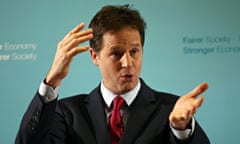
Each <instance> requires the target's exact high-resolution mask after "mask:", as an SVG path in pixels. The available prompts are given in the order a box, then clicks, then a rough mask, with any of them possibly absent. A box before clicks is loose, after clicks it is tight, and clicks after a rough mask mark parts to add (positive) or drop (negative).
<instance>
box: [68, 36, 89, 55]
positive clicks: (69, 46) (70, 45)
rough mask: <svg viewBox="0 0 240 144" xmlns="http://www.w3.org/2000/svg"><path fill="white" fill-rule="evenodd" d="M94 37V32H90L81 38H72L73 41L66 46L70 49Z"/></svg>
mask: <svg viewBox="0 0 240 144" xmlns="http://www.w3.org/2000/svg"><path fill="white" fill-rule="evenodd" d="M92 38H93V34H88V35H84V36H82V37H79V38H75V39H72V40H71V41H69V43H68V44H67V46H66V48H65V49H66V50H67V51H68V50H70V49H73V48H75V47H77V46H78V45H79V44H81V43H83V42H86V41H88V40H90V39H92Z"/></svg>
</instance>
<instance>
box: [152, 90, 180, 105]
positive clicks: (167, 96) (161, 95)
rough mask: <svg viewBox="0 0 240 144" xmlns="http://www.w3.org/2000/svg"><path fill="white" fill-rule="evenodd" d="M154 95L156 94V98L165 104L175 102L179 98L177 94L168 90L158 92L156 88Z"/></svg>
mask: <svg viewBox="0 0 240 144" xmlns="http://www.w3.org/2000/svg"><path fill="white" fill-rule="evenodd" d="M154 95H155V96H156V98H157V99H159V100H160V101H162V102H164V103H167V104H175V103H176V101H177V100H178V98H179V96H178V95H175V94H172V93H168V92H160V91H156V90H154Z"/></svg>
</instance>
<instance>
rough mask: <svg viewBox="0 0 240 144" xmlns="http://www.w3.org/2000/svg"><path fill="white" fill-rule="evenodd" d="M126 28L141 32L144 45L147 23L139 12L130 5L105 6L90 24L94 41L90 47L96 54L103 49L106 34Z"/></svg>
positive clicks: (91, 41) (92, 40)
mask: <svg viewBox="0 0 240 144" xmlns="http://www.w3.org/2000/svg"><path fill="white" fill-rule="evenodd" d="M125 27H131V28H133V29H136V30H138V31H139V34H140V37H141V44H142V46H143V45H144V40H145V28H146V23H145V21H144V19H143V18H142V17H141V15H140V13H139V11H138V10H136V9H133V8H132V7H131V6H129V5H121V6H113V5H109V6H104V7H102V9H101V10H100V11H98V12H97V13H96V15H95V16H94V17H93V19H92V20H91V22H90V24H89V28H92V29H93V35H94V37H93V39H91V40H90V46H91V47H92V48H93V49H94V51H95V52H99V51H100V50H101V48H102V37H103V35H104V33H106V32H109V31H112V32H116V31H119V30H121V29H122V28H125Z"/></svg>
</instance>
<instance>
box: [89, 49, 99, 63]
mask: <svg viewBox="0 0 240 144" xmlns="http://www.w3.org/2000/svg"><path fill="white" fill-rule="evenodd" d="M89 53H90V56H91V58H92V62H93V64H95V65H96V66H98V61H99V58H98V57H99V56H98V54H97V53H96V52H95V51H94V50H93V48H89Z"/></svg>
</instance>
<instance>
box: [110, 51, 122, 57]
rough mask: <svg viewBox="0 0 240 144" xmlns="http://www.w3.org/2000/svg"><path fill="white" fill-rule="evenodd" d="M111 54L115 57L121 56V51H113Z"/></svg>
mask: <svg viewBox="0 0 240 144" xmlns="http://www.w3.org/2000/svg"><path fill="white" fill-rule="evenodd" d="M112 55H113V56H115V57H121V56H122V53H121V52H113V53H112Z"/></svg>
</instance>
